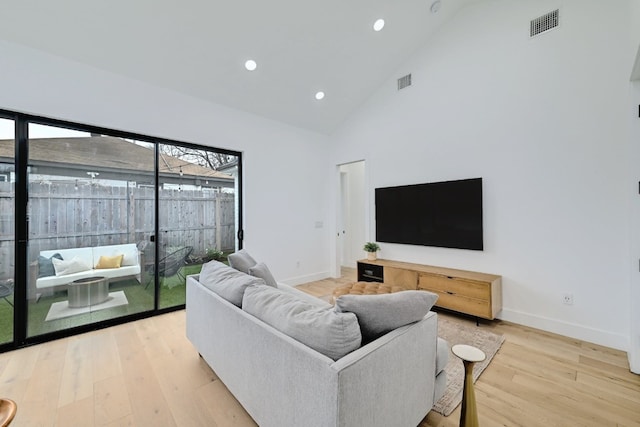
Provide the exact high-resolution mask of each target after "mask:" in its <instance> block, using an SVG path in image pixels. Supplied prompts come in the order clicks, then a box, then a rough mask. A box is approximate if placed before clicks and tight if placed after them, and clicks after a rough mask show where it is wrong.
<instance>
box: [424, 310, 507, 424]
mask: <svg viewBox="0 0 640 427" xmlns="http://www.w3.org/2000/svg"><path fill="white" fill-rule="evenodd" d="M438 336H440V337H441V338H444V339H445V340H447V341H448V342H449V361H448V362H447V367H446V370H447V389H446V390H445V392H444V396H442V398H440V400H438V402H437V403H436V404H435V406H434V407H433V410H434V411H436V412H438V413H440V414H442V415H444V416H448V415H449V414H451V413H452V412H453V411H454V409H456V408H457V407H458V405H459V404H460V402H462V386H463V380H464V365H463V364H462V361H461V360H460V359H459V358H457V357H456V356H454V355H453V353H451V346H453V345H456V344H468V345H472V346H474V347H477V348H479V349H480V350H482V351H483V352H484V354H486V355H487V358H486V359H485V360H484V362H480V363H476V364H474V365H473V382H476V380H477V379H478V377H479V376H480V374H481V373H482V371H484V370H485V368H486V367H487V366H489V363H490V362H491V359H493V356H495V355H496V353H497V352H498V350H499V349H500V346H502V343H503V342H504V336H502V335H496V334H494V333H493V332H489V331H487V330H485V329H483V327H482V325H480V326H476V325H475V324H472V323H461V322H456V321H454V320H449V319H446V318H445V317H444V316H438Z"/></svg>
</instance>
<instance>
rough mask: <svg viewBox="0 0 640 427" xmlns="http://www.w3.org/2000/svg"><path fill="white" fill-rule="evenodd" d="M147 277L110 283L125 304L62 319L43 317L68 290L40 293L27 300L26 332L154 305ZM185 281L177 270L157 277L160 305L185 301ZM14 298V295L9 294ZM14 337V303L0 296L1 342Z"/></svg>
mask: <svg viewBox="0 0 640 427" xmlns="http://www.w3.org/2000/svg"><path fill="white" fill-rule="evenodd" d="M201 268H202V265H201V264H194V265H187V266H185V267H183V268H182V269H181V273H182V275H183V276H188V275H190V274H197V273H199V272H200V269H201ZM146 281H147V280H146V279H143V283H142V284H141V283H140V282H138V281H137V280H135V279H130V280H122V281H119V282H113V283H110V284H109V292H115V291H123V292H124V293H125V295H126V297H127V301H128V304H127V305H122V306H118V307H112V308H107V309H103V310H98V311H94V312H91V313H85V314H79V315H75V316H71V317H65V318H62V319H56V320H50V321H45V318H46V316H47V313H48V312H49V309H50V308H51V304H53V303H54V302H59V301H67V292H66V291H61V292H57V293H54V294H53V295H51V296H43V297H41V298H40V300H39V301H38V302H33V301H29V303H28V308H27V310H28V315H27V317H28V328H27V334H28V336H36V335H40V334H43V333H47V332H53V331H58V330H62V329H68V328H72V327H75V326H80V325H86V324H90V323H95V322H100V321H102V320H106V319H113V318H116V317H121V316H125V315H128V314H134V313H140V312H143V311H149V310H152V309H153V291H154V290H153V286H151V285H149V286H148V287H147V288H146V289H145V283H146ZM185 289H186V283H185V281H184V280H183V279H181V278H180V277H179V276H178V275H177V274H176V275H174V276H172V277H167V278H164V277H163V278H160V301H159V307H160V308H167V307H175V306H178V305H182V304H184V303H185ZM8 299H9V300H10V301H11V302H13V295H12V296H10V297H8ZM12 339H13V307H11V305H9V304H8V303H7V302H6V301H5V300H4V299H0V343H5V342H10V341H11V340H12Z"/></svg>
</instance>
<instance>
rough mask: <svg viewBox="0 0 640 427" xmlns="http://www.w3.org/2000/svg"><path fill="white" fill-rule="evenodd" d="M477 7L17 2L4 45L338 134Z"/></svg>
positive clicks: (248, 0) (460, 2) (422, 2)
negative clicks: (252, 65)
mask: <svg viewBox="0 0 640 427" xmlns="http://www.w3.org/2000/svg"><path fill="white" fill-rule="evenodd" d="M477 1H480V0H440V1H438V0H323V1H318V2H311V1H306V0H268V1H265V0H233V1H221V0H180V1H177V0H173V1H170V0H109V1H100V0H58V1H49V2H47V1H39V0H20V1H13V2H3V5H2V9H1V13H0V39H3V40H6V41H9V42H13V43H17V44H21V45H25V46H28V47H31V48H35V49H38V50H41V51H44V52H47V53H50V54H54V55H57V56H60V57H64V58H67V59H71V60H74V61H77V62H80V63H83V64H87V65H90V66H93V67H96V68H99V69H103V70H106V71H110V72H113V73H117V74H120V75H124V76H127V77H130V78H133V79H137V80H140V81H144V82H146V83H149V84H152V85H156V86H159V87H162V88H167V89H171V90H175V91H178V92H181V93H184V94H188V95H191V96H194V97H197V98H200V99H204V100H208V101H211V102H214V103H217V104H222V105H225V106H228V107H232V108H236V109H239V110H242V111H246V112H250V113H253V114H257V115H260V116H263V117H266V118H270V119H273V120H278V121H281V122H284V123H288V124H291V125H294V126H298V127H302V128H306V129H309V130H313V131H318V132H322V133H331V131H332V130H334V129H335V128H336V127H337V126H338V125H339V124H340V123H341V122H342V121H344V120H345V119H346V117H347V116H348V115H349V114H351V113H352V112H353V111H354V110H355V109H357V108H358V107H359V106H360V105H361V104H362V103H363V102H364V101H365V100H366V99H367V97H369V96H370V95H371V94H372V93H373V92H374V91H375V90H376V89H377V88H379V87H380V85H381V84H382V83H383V82H384V81H385V80H387V79H389V78H390V77H394V76H395V75H394V73H397V72H398V66H399V65H400V64H401V63H402V62H403V61H405V60H406V59H408V58H409V57H410V55H411V54H412V53H413V52H415V51H416V49H418V48H419V47H420V46H421V45H423V44H424V43H425V42H426V41H427V40H428V38H429V36H430V35H431V34H433V33H434V32H435V31H436V30H437V29H438V27H439V26H441V25H443V24H444V23H445V22H446V21H447V20H448V19H450V18H451V17H452V16H453V15H454V14H455V13H456V12H457V11H458V10H460V8H462V7H465V6H467V5H469V4H470V3H474V2H477ZM434 3H436V4H434ZM436 10H437V12H434V11H436ZM379 18H382V19H384V20H385V26H384V28H383V29H382V31H379V32H376V31H374V30H373V24H374V22H375V21H376V20H377V19H379ZM248 59H253V60H255V61H256V63H257V68H256V70H255V71H247V70H246V69H245V67H244V64H245V61H247V60H248ZM395 77H401V76H399V75H398V76H395ZM318 91H323V92H324V93H325V97H324V99H322V100H320V101H318V100H316V99H315V94H316V93H317V92H318Z"/></svg>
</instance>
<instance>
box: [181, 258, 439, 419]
mask: <svg viewBox="0 0 640 427" xmlns="http://www.w3.org/2000/svg"><path fill="white" fill-rule="evenodd" d="M212 263H216V261H212V262H211V263H208V264H205V265H204V266H203V269H202V272H201V273H200V275H191V276H187V295H186V329H187V337H188V339H189V340H190V341H191V342H192V343H193V345H194V346H195V348H196V350H197V351H198V353H199V354H200V356H201V357H202V358H203V359H204V361H205V362H206V363H207V364H208V365H209V366H211V368H212V369H213V370H214V372H215V374H216V375H217V376H218V377H219V378H220V380H221V381H222V382H223V383H224V384H225V385H226V387H227V388H228V389H229V391H230V392H231V393H232V394H233V395H234V396H235V398H236V399H237V400H238V401H239V402H240V404H241V405H242V406H243V407H244V408H245V409H246V411H247V412H248V413H249V415H251V417H252V418H253V419H254V420H255V421H256V423H258V425H260V426H262V427H270V426H273V427H286V426H301V425H304V426H310V427H312V426H322V427H327V426H343V427H354V426H367V427H371V426H374V427H375V426H380V427H388V426H398V427H401V426H410V427H415V426H416V425H418V424H419V423H420V421H421V420H422V419H423V418H424V417H425V416H426V415H427V413H428V412H429V411H430V410H431V408H432V407H433V405H434V403H435V402H436V401H437V400H438V399H439V398H440V397H441V396H442V395H443V393H444V390H445V387H446V372H445V371H444V367H445V365H446V362H447V357H448V345H447V342H446V341H444V340H442V339H440V338H438V337H437V315H436V313H434V312H431V311H428V313H426V315H424V316H423V317H421V318H420V319H419V320H418V321H416V322H414V323H410V324H407V325H405V326H401V327H398V328H396V329H394V330H391V331H390V332H388V333H386V334H384V335H382V336H380V337H378V338H377V339H374V340H372V341H371V342H365V344H364V345H360V340H361V335H358V337H357V340H358V341H357V345H355V346H353V348H344V347H343V348H340V347H341V345H342V342H341V341H340V338H336V339H335V340H333V337H331V336H329V337H325V340H326V342H325V343H324V344H327V345H328V346H329V347H331V346H332V345H333V350H335V349H336V348H335V347H336V345H335V344H336V341H337V342H338V344H337V347H338V351H339V352H346V354H344V355H341V354H339V355H336V354H330V355H327V354H323V353H322V352H321V351H318V350H316V349H314V348H311V347H310V346H309V345H307V344H305V343H303V342H301V341H306V340H308V339H312V340H313V337H315V338H317V335H318V330H320V329H321V328H318V327H317V325H315V324H313V320H312V321H311V322H310V323H308V324H305V322H306V321H307V320H309V319H308V318H307V319H306V320H305V315H306V314H308V312H316V311H317V312H322V314H321V315H323V316H324V315H329V316H332V314H331V313H333V314H335V315H336V316H337V315H338V314H342V315H345V316H349V315H351V316H354V315H353V313H336V311H338V310H335V309H334V307H333V306H331V305H330V304H328V303H326V302H324V301H322V300H320V299H318V298H314V297H312V296H310V295H308V294H305V293H303V292H301V291H298V290H297V289H295V288H293V287H290V286H287V285H285V284H282V283H275V284H274V283H272V284H271V286H268V285H266V284H265V281H263V280H262V279H260V278H256V277H252V276H250V275H248V274H245V273H242V272H238V271H235V270H233V269H232V268H231V267H227V266H225V265H223V264H221V263H216V264H212ZM205 276H206V277H205ZM269 281H270V280H268V279H267V282H269ZM408 292H422V291H408ZM393 295H397V294H393ZM352 297H353V296H352ZM341 298H344V297H341ZM356 298H357V297H356ZM272 303H273V304H272ZM270 304H271V305H270ZM300 307H302V308H300ZM305 310H306V311H305ZM427 310H428V309H427ZM252 313H253V314H252ZM274 316H275V318H274ZM279 316H280V317H279ZM300 316H302V318H303V319H302V324H297V325H296V326H297V327H300V326H302V329H296V327H293V329H289V328H290V326H291V323H296V322H298V321H299V320H300ZM259 317H260V318H259ZM311 317H313V316H311ZM354 317H356V316H354ZM261 318H263V319H264V320H261ZM346 323H348V322H345V325H342V326H343V328H342V329H343V330H345V331H347V332H346V335H350V334H352V333H353V329H352V328H351V329H350V327H349V326H348V325H346ZM274 325H275V326H274ZM356 325H357V321H356ZM306 326H308V327H309V329H307V330H306V331H305V330H304V327H306ZM356 328H357V326H356ZM282 330H285V331H289V330H291V331H293V332H294V333H295V334H296V337H297V338H298V339H294V338H292V337H291V336H289V335H288V334H287V333H284V332H282ZM363 331H364V329H363ZM357 333H358V334H360V331H359V330H358V332H357ZM309 337H312V338H309ZM365 341H366V340H365ZM313 344H314V347H315V344H317V343H315V342H314V343H313ZM324 344H323V343H321V344H320V346H323V345H324Z"/></svg>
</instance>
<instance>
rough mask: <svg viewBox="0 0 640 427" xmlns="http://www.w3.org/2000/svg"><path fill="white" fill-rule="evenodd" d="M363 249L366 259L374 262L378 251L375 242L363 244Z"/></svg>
mask: <svg viewBox="0 0 640 427" xmlns="http://www.w3.org/2000/svg"><path fill="white" fill-rule="evenodd" d="M363 249H364V251H365V252H366V253H367V259H368V260H370V261H375V260H376V259H377V252H378V251H379V250H380V246H378V244H377V243H375V242H367V243H365V244H364V248H363Z"/></svg>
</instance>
